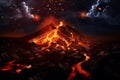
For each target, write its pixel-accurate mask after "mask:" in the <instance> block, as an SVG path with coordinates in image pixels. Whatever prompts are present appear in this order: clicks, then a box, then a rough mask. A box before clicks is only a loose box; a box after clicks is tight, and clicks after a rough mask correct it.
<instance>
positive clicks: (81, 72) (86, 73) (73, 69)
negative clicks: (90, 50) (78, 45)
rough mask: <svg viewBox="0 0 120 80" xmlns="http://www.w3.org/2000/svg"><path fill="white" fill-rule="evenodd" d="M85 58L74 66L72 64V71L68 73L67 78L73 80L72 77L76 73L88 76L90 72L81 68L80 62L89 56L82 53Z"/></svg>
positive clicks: (86, 59)
mask: <svg viewBox="0 0 120 80" xmlns="http://www.w3.org/2000/svg"><path fill="white" fill-rule="evenodd" d="M84 56H85V60H84V61H81V62H79V63H77V64H75V65H74V66H72V72H71V73H70V75H69V77H68V80H73V78H74V77H75V76H76V73H77V72H78V73H79V74H83V75H84V76H85V77H89V76H90V73H89V72H88V71H86V70H84V69H82V64H83V63H84V62H86V61H88V60H89V59H90V57H89V56H88V55H87V54H86V53H84Z"/></svg>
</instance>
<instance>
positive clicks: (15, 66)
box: [0, 61, 32, 74]
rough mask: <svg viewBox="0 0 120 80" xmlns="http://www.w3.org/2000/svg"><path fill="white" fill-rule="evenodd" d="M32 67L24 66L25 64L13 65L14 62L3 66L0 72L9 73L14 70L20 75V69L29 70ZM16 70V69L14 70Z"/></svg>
mask: <svg viewBox="0 0 120 80" xmlns="http://www.w3.org/2000/svg"><path fill="white" fill-rule="evenodd" d="M31 67H32V65H26V64H15V61H10V62H8V63H6V64H5V66H3V67H1V68H0V70H1V71H10V70H15V71H16V73H18V74H19V73H20V72H21V71H22V69H30V68H31ZM15 68H17V69H15Z"/></svg>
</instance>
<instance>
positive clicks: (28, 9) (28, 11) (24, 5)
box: [22, 1, 34, 18]
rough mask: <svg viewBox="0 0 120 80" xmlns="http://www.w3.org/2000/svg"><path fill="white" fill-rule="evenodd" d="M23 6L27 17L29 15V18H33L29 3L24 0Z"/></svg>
mask: <svg viewBox="0 0 120 80" xmlns="http://www.w3.org/2000/svg"><path fill="white" fill-rule="evenodd" d="M22 7H23V10H24V14H25V15H24V16H25V17H28V18H33V17H34V16H33V15H32V14H31V12H30V8H29V7H28V5H27V4H26V2H24V1H23V2H22Z"/></svg>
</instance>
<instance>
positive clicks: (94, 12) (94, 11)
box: [86, 0, 110, 18]
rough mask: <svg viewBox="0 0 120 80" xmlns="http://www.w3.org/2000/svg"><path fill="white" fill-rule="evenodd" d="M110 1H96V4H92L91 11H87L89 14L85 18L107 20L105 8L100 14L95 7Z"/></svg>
mask: <svg viewBox="0 0 120 80" xmlns="http://www.w3.org/2000/svg"><path fill="white" fill-rule="evenodd" d="M109 2H110V0H97V2H96V4H93V5H92V7H91V9H90V10H89V12H88V13H87V14H86V17H103V18H107V17H108V14H107V7H108V6H105V7H104V9H103V11H102V12H99V11H97V7H98V6H99V5H100V4H101V3H109Z"/></svg>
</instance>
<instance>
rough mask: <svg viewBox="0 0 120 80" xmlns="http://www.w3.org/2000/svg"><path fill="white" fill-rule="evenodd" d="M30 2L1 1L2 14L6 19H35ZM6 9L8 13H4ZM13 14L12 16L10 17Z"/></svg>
mask: <svg viewBox="0 0 120 80" xmlns="http://www.w3.org/2000/svg"><path fill="white" fill-rule="evenodd" d="M28 5H29V4H28V2H25V1H14V0H0V10H1V11H2V12H1V13H0V14H1V15H2V16H6V19H19V18H23V17H26V18H33V15H32V14H31V9H30V7H29V6H28ZM4 9H6V11H7V13H4ZM9 14H12V15H9Z"/></svg>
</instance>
